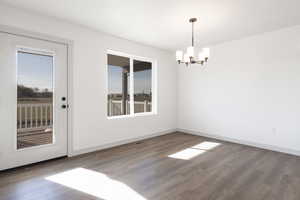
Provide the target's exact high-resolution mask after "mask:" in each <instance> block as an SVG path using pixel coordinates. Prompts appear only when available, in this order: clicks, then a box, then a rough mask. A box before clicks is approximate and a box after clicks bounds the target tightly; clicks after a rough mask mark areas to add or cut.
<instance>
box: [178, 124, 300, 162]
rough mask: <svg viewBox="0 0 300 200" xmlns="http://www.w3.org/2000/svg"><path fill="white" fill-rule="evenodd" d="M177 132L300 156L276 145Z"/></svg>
mask: <svg viewBox="0 0 300 200" xmlns="http://www.w3.org/2000/svg"><path fill="white" fill-rule="evenodd" d="M177 131H178V132H183V133H187V134H191V135H198V136H203V137H207V138H213V139H217V140H222V141H227V142H232V143H237V144H242V145H247V146H251V147H256V148H260V149H266V150H271V151H276V152H280V153H286V154H291V155H295V156H300V151H297V150H293V149H287V148H282V147H278V146H274V145H268V144H262V143H256V142H250V141H246V140H239V139H234V138H231V137H224V136H219V135H214V134H208V133H202V132H199V131H193V130H188V129H181V128H177Z"/></svg>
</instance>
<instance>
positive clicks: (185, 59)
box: [183, 53, 190, 63]
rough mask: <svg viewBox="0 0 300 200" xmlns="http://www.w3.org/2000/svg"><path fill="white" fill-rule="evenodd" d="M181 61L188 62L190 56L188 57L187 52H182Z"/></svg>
mask: <svg viewBox="0 0 300 200" xmlns="http://www.w3.org/2000/svg"><path fill="white" fill-rule="evenodd" d="M183 61H184V62H185V63H189V62H190V57H189V55H188V54H187V53H185V54H184V57H183Z"/></svg>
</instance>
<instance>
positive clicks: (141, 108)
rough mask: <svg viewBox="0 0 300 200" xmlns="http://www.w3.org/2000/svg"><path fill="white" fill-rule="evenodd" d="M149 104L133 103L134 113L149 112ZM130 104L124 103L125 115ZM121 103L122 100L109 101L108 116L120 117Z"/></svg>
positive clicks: (145, 102) (121, 111)
mask: <svg viewBox="0 0 300 200" xmlns="http://www.w3.org/2000/svg"><path fill="white" fill-rule="evenodd" d="M151 105H152V104H151V102H149V101H146V100H145V101H135V102H134V111H135V112H136V113H140V112H149V111H150V110H151ZM129 111H130V103H129V101H128V100H127V101H126V114H129ZM122 113H123V103H122V100H109V101H108V116H115V115H122Z"/></svg>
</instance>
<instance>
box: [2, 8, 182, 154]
mask: <svg viewBox="0 0 300 200" xmlns="http://www.w3.org/2000/svg"><path fill="white" fill-rule="evenodd" d="M107 23H109V22H107ZM0 24H2V25H9V26H13V27H17V28H21V29H24V30H28V31H33V32H37V33H42V34H48V35H52V36H56V37H60V38H65V39H68V40H73V41H74V51H73V63H74V65H73V84H74V88H73V91H74V94H73V95H74V98H73V102H74V105H73V111H74V112H73V144H72V145H73V148H74V150H75V151H80V152H82V151H84V150H86V149H93V148H95V147H99V146H103V145H108V144H111V143H116V142H120V141H124V140H130V139H133V138H137V137H145V136H147V135H150V134H154V133H159V132H164V131H169V130H172V129H173V130H174V129H175V128H176V87H175V85H176V75H177V72H176V70H174V60H173V53H171V52H168V51H164V50H159V49H156V48H152V47H149V46H144V45H141V44H137V43H134V42H130V41H127V40H123V39H120V38H116V37H112V36H109V35H106V34H103V33H100V32H97V31H93V30H90V29H87V28H85V27H82V26H78V25H74V24H70V23H66V22H63V21H60V20H58V19H53V18H48V17H42V16H38V15H34V14H31V13H29V12H26V11H21V10H18V9H15V8H12V7H7V6H2V5H0ZM124 31H126V30H124ZM107 49H112V50H116V51H121V52H125V53H128V54H133V55H138V56H143V57H148V58H153V59H156V60H157V63H158V66H157V68H158V69H157V71H158V114H157V115H155V116H143V117H136V118H126V119H114V120H108V119H107V118H106V115H107V105H106V99H107V96H106V95H107V94H106V78H107V77H106V50H107Z"/></svg>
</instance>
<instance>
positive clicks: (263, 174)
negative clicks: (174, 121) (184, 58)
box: [0, 133, 300, 200]
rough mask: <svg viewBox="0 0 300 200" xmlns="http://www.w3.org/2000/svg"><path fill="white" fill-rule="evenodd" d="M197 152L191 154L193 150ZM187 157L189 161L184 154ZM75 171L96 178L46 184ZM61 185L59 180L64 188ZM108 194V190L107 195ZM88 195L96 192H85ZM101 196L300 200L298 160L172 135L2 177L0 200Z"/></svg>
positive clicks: (70, 199) (144, 199)
mask: <svg viewBox="0 0 300 200" xmlns="http://www.w3.org/2000/svg"><path fill="white" fill-rule="evenodd" d="M204 141H210V142H218V143H220V145H219V146H217V147H215V148H213V149H210V150H207V151H201V154H200V155H198V156H196V157H194V158H192V159H189V160H182V159H176V158H172V157H168V156H169V155H172V154H174V153H176V152H179V151H182V150H184V149H188V148H191V147H193V146H194V145H197V144H200V143H202V142H204ZM195 151H197V149H194V150H192V152H194V153H195ZM186 153H187V154H185V155H189V150H187V151H186ZM176 155H177V154H176ZM77 168H80V169H84V170H89V171H90V172H92V174H93V173H94V174H101V175H99V176H98V175H95V176H94V177H93V178H92V179H93V180H91V181H88V183H87V180H81V179H80V178H78V181H77V178H76V176H73V177H71V178H73V182H72V181H71V183H70V181H69V184H72V183H75V185H76V184H77V185H79V186H80V184H83V183H87V184H89V185H90V186H91V187H88V188H85V189H83V190H80V189H78V188H76V187H75V189H74V188H73V189H72V188H70V187H69V186H66V185H63V184H61V183H60V184H58V183H55V182H52V181H50V180H47V179H45V178H46V177H48V176H52V175H54V176H55V175H57V174H59V173H61V172H66V171H68V170H74V169H77ZM77 175H78V174H77ZM85 175H86V174H84V173H83V174H82V176H85ZM103 175H105V176H103ZM101 177H102V178H103V177H105V181H104V182H103V184H105V185H101V183H102V182H101V183H100V182H98V183H97V180H96V179H97V178H101ZM81 178H82V177H81ZM90 178H91V177H90ZM66 179H67V178H63V179H62V180H61V181H68V180H66ZM108 180H110V181H108ZM92 184H97V185H92ZM108 187H113V189H112V190H111V191H110V192H109V191H108ZM92 189H93V190H96V191H94V192H90V191H92ZM102 192H103V194H102ZM128 195H129V196H130V197H129V196H128ZM100 197H102V198H103V199H107V200H116V199H120V200H160V199H164V200H244V199H247V200H300V158H299V157H296V156H292V155H287V154H282V153H277V152H272V151H267V150H263V149H258V148H253V147H248V146H244V145H238V144H233V143H228V142H222V141H216V140H212V139H208V138H204V137H199V136H192V135H188V134H183V133H174V134H168V135H165V136H160V137H156V138H152V139H147V140H144V141H142V142H140V143H132V144H127V145H123V146H119V147H115V148H111V149H108V150H103V151H98V152H94V153H89V154H85V155H81V156H78V157H73V158H62V159H57V160H53V161H47V162H43V163H39V164H35V165H31V166H27V167H21V168H17V169H13V170H8V171H4V172H0V199H1V200H8V199H10V200H11V199H14V200H44V199H47V200H50V199H51V200H53V199H55V200H60V199H61V200H65V199H68V200H90V199H101V198H100Z"/></svg>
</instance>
